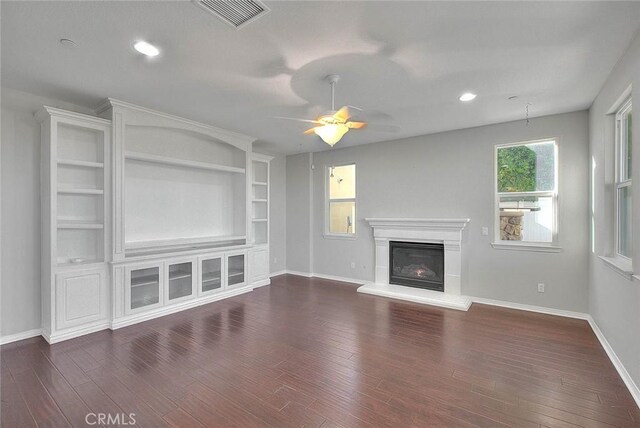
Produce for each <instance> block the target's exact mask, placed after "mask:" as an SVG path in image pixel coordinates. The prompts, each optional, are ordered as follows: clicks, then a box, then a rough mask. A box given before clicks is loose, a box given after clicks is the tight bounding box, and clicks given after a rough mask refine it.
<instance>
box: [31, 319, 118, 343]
mask: <svg viewBox="0 0 640 428" xmlns="http://www.w3.org/2000/svg"><path fill="white" fill-rule="evenodd" d="M110 326H111V323H109V322H104V321H102V322H99V323H97V324H92V325H89V326H83V327H81V328H71V329H68V330H67V331H63V332H60V333H56V334H50V333H49V332H48V331H46V330H44V329H43V330H42V337H43V338H44V340H46V341H47V343H49V345H53V344H54V343H58V342H62V341H64V340H69V339H73V338H75V337H80V336H84V335H85V334H91V333H95V332H96V331H102V330H107V329H108V328H109V327H110Z"/></svg>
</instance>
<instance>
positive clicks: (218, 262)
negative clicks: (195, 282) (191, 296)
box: [199, 256, 223, 295]
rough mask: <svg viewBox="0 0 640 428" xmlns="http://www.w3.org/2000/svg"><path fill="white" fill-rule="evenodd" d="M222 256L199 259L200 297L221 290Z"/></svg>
mask: <svg viewBox="0 0 640 428" xmlns="http://www.w3.org/2000/svg"><path fill="white" fill-rule="evenodd" d="M222 278H223V277H222V256H211V257H202V258H201V259H200V288H199V292H200V294H201V295H204V294H211V293H215V292H217V291H220V290H222Z"/></svg>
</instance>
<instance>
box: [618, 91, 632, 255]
mask: <svg viewBox="0 0 640 428" xmlns="http://www.w3.org/2000/svg"><path fill="white" fill-rule="evenodd" d="M632 124H633V121H632V106H631V99H629V100H628V101H626V102H625V103H624V104H623V105H622V107H620V109H619V110H618V112H617V113H616V195H615V198H616V216H615V218H616V255H617V256H621V257H624V258H627V259H630V258H631V251H632V248H631V243H632V229H631V213H632V212H631V205H632V201H631V173H632V170H633V166H632V150H631V146H632Z"/></svg>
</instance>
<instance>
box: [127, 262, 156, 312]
mask: <svg viewBox="0 0 640 428" xmlns="http://www.w3.org/2000/svg"><path fill="white" fill-rule="evenodd" d="M161 275H162V272H161V269H160V266H146V267H140V268H127V288H128V297H129V299H128V300H129V301H128V302H127V303H128V308H127V312H135V311H136V310H141V309H149V308H151V307H154V306H159V305H160V304H161V303H162V302H161V297H162V295H161V294H162V290H161V284H162V278H161Z"/></svg>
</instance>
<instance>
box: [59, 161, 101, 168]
mask: <svg viewBox="0 0 640 428" xmlns="http://www.w3.org/2000/svg"><path fill="white" fill-rule="evenodd" d="M58 165H66V166H80V167H85V168H104V163H102V162H90V161H84V160H79V159H58Z"/></svg>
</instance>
